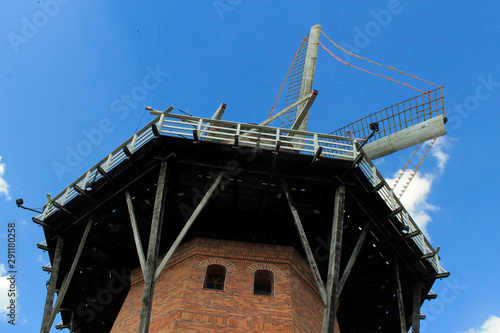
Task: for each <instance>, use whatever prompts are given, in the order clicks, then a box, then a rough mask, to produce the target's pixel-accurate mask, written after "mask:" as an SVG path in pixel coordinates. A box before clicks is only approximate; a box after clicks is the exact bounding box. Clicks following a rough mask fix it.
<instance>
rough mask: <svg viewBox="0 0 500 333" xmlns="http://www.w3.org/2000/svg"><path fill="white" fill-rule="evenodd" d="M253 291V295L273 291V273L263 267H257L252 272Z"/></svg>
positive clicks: (271, 293)
mask: <svg viewBox="0 0 500 333" xmlns="http://www.w3.org/2000/svg"><path fill="white" fill-rule="evenodd" d="M253 293H254V294H255V295H268V296H271V295H273V293H274V273H273V272H271V271H268V270H265V269H259V270H257V271H255V273H254V280H253Z"/></svg>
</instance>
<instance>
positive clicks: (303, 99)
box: [259, 93, 313, 126]
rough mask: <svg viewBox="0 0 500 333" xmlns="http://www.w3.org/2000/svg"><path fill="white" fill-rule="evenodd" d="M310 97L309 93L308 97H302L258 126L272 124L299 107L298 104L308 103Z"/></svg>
mask: <svg viewBox="0 0 500 333" xmlns="http://www.w3.org/2000/svg"><path fill="white" fill-rule="evenodd" d="M312 95H313V94H312V93H311V94H310V95H309V96H304V97H302V98H300V99H299V100H298V101H297V102H295V103H292V104H290V105H289V106H287V107H286V108H284V109H283V110H281V111H280V112H278V113H276V114H274V115H273V116H271V117H269V118H267V119H266V120H264V121H263V122H261V123H260V124H259V126H267V125H268V124H270V123H272V122H273V121H274V120H276V119H278V118H279V117H281V116H282V115H284V114H285V113H287V112H290V111H291V110H293V109H294V108H295V107H297V106H299V104H302V103H304V102H306V101H308V100H309V99H310V98H312Z"/></svg>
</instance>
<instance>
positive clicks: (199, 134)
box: [196, 119, 203, 139]
mask: <svg viewBox="0 0 500 333" xmlns="http://www.w3.org/2000/svg"><path fill="white" fill-rule="evenodd" d="M202 125H203V119H200V120H199V121H198V126H197V127H196V132H197V133H198V138H200V139H201V126H202Z"/></svg>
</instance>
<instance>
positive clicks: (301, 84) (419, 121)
mask: <svg viewBox="0 0 500 333" xmlns="http://www.w3.org/2000/svg"><path fill="white" fill-rule="evenodd" d="M321 33H323V34H324V32H322V31H321V26H320V25H315V26H313V27H312V28H311V31H310V33H309V34H308V35H307V36H306V37H305V38H304V40H303V41H302V43H301V45H300V47H299V49H298V50H297V53H296V55H295V58H294V60H293V61H292V65H291V67H290V70H289V73H290V72H291V73H292V76H291V79H290V82H289V84H288V90H287V96H286V100H285V110H283V111H281V112H278V114H276V115H274V116H273V112H274V109H275V106H276V104H277V102H275V104H274V106H273V107H272V108H271V112H270V114H269V119H272V120H275V119H276V118H277V117H276V116H278V115H279V116H282V127H283V128H293V129H301V130H306V129H307V123H308V117H309V110H310V107H311V105H307V104H306V102H302V103H299V105H298V106H295V105H296V103H295V102H296V101H298V100H300V99H302V98H306V97H307V96H308V95H309V94H311V92H312V91H313V88H312V87H313V82H314V74H315V68H316V59H317V54H318V47H319V45H321V46H322V47H323V48H325V50H327V51H328V52H329V53H330V54H331V55H332V56H334V57H335V58H336V59H337V60H339V61H341V62H342V63H344V64H346V65H348V66H351V67H354V68H357V69H361V68H359V67H356V66H353V65H351V64H348V63H347V62H345V61H343V60H340V59H339V58H338V57H336V56H335V55H334V54H333V53H331V51H329V50H328V49H327V48H326V47H325V46H324V45H323V44H322V43H320V35H321ZM324 36H325V37H326V38H327V39H328V40H330V41H331V42H332V43H333V45H334V46H336V47H338V48H339V49H341V50H342V51H343V52H347V53H349V55H351V56H355V57H357V58H361V59H365V60H368V61H369V62H371V63H374V64H376V65H380V66H383V67H386V68H389V69H392V70H395V71H397V72H399V73H401V74H404V75H408V76H410V77H412V78H415V79H417V80H420V81H424V82H426V83H429V84H432V83H430V82H428V81H425V80H421V79H419V78H418V77H416V76H414V75H411V74H407V73H405V72H403V71H400V70H397V69H395V68H394V67H392V66H384V65H381V64H378V63H376V62H373V61H371V60H369V59H366V58H362V57H360V56H358V55H355V54H353V53H351V52H349V51H347V50H345V49H343V48H342V47H340V46H339V45H338V44H336V43H334V42H333V41H332V40H331V39H330V38H329V37H328V36H326V34H324ZM361 70H363V71H364V72H367V73H370V74H374V75H376V76H379V77H382V78H385V79H389V80H391V81H393V82H396V83H399V84H402V85H404V86H407V87H410V88H413V87H411V86H410V85H408V84H406V83H401V82H399V81H396V80H393V79H391V78H389V77H386V76H382V75H379V74H375V73H372V72H368V71H366V70H364V69H361ZM287 78H288V74H287V77H286V78H285V82H286V80H287ZM285 82H283V84H282V87H281V89H280V92H279V94H278V97H277V98H276V101H277V100H279V97H280V95H281V92H282V90H283V86H284V85H285ZM432 85H435V84H432ZM435 86H436V85H435ZM413 89H415V90H419V89H416V88H413ZM419 91H421V90H419ZM421 92H422V93H421V94H420V95H418V96H415V97H413V98H410V99H408V100H405V101H402V102H400V103H397V104H395V105H392V106H390V107H387V108H385V109H383V110H381V111H378V112H375V113H372V114H370V115H368V116H366V117H363V118H362V119H359V120H357V121H354V122H352V123H350V124H348V125H346V126H343V127H341V128H339V129H337V130H335V131H333V132H331V134H334V135H340V136H349V137H350V138H351V140H355V141H357V142H359V143H363V144H364V145H365V147H364V152H365V153H366V154H367V155H368V156H369V157H370V159H372V160H375V159H377V158H381V157H384V156H387V155H389V154H392V153H395V152H397V151H400V150H403V149H406V148H409V147H412V146H415V145H419V144H421V143H422V142H425V141H428V140H432V139H435V138H437V137H439V136H442V135H445V134H446V129H445V126H444V124H445V123H446V121H447V119H446V116H445V114H444V104H443V87H440V86H438V88H437V89H434V90H432V91H421ZM309 102H310V100H309ZM309 104H311V103H309ZM290 105H291V106H294V107H293V108H291V107H290ZM373 123H377V124H378V125H379V129H378V130H377V131H375V132H374V131H372V130H371V129H370V124H373ZM261 124H266V122H264V123H261ZM370 135H371V136H370ZM369 136H370V138H369V139H367V137H369ZM431 146H432V145H431Z"/></svg>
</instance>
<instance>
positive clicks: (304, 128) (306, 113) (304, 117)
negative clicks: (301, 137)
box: [291, 74, 318, 131]
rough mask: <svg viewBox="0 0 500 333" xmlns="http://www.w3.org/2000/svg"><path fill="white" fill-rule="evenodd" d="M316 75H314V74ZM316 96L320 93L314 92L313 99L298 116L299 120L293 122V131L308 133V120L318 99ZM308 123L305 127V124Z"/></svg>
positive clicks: (310, 99)
mask: <svg viewBox="0 0 500 333" xmlns="http://www.w3.org/2000/svg"><path fill="white" fill-rule="evenodd" d="M313 75H314V74H313ZM316 96H318V92H317V91H316V90H314V91H313V92H312V94H311V98H309V100H308V101H307V103H306V104H305V105H304V107H303V108H302V110H301V111H300V113H299V114H298V115H297V118H296V119H295V121H294V122H293V125H292V127H291V129H292V130H299V129H300V130H302V131H307V119H308V118H309V109H310V108H311V106H312V105H313V103H314V100H315V99H316ZM304 122H305V123H306V125H305V126H301V125H303V123H304Z"/></svg>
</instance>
